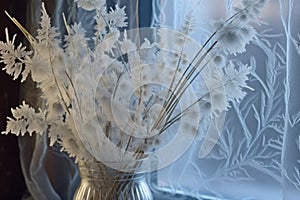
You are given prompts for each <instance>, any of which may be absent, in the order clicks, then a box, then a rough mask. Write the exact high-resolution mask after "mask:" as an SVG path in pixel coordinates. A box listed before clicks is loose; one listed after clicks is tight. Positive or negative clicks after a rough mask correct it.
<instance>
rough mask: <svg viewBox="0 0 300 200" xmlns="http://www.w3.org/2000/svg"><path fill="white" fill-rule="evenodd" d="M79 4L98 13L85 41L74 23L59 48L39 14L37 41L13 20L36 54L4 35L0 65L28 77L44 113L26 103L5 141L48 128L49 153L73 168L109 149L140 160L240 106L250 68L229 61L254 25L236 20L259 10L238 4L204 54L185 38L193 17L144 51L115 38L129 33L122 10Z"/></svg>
mask: <svg viewBox="0 0 300 200" xmlns="http://www.w3.org/2000/svg"><path fill="white" fill-rule="evenodd" d="M75 2H77V5H78V6H80V7H82V8H83V9H86V10H94V9H96V12H95V17H94V19H95V33H94V35H93V36H92V37H91V38H88V37H87V36H86V35H87V34H86V33H87V31H86V30H85V29H84V28H83V27H82V25H81V24H80V23H78V24H76V23H75V24H73V25H67V24H66V30H67V35H66V36H65V37H64V41H63V42H61V41H60V39H59V37H58V36H59V33H58V31H57V29H56V28H55V27H53V26H51V24H50V17H49V16H48V14H47V12H46V10H45V7H44V5H43V6H42V16H41V21H40V25H41V26H40V27H41V28H40V29H39V30H38V31H37V33H38V34H37V36H36V37H33V36H31V35H30V34H29V33H28V32H27V31H26V30H25V29H24V28H23V27H22V26H21V25H20V24H19V23H18V22H17V21H16V20H15V19H14V18H12V20H13V21H14V22H15V23H16V24H17V26H18V27H19V28H20V29H21V30H22V31H23V33H24V34H25V36H26V37H27V38H28V40H29V42H30V43H31V45H32V47H33V52H31V51H26V49H25V47H23V46H22V45H19V46H18V47H17V48H15V46H14V40H15V36H14V37H13V39H12V41H10V40H9V37H8V32H7V31H6V35H7V41H6V43H4V42H0V62H2V63H4V64H5V67H4V70H6V72H7V73H8V74H10V75H13V76H14V79H15V78H17V77H19V75H20V74H21V75H22V76H23V78H22V81H23V80H25V79H26V77H27V75H28V74H30V75H31V77H32V79H33V80H34V81H35V82H36V83H37V87H38V88H40V89H41V90H42V92H43V96H42V97H43V98H44V99H45V100H46V107H45V109H44V110H43V111H42V110H40V111H39V112H37V113H36V112H35V111H34V109H33V108H30V107H29V106H28V105H26V104H25V103H23V105H22V106H20V108H17V109H16V110H13V116H14V118H15V119H12V118H8V125H7V130H6V131H5V132H4V133H5V134H7V133H9V132H12V133H14V134H17V135H19V134H21V135H24V134H25V133H26V132H29V134H32V133H33V132H34V131H35V132H37V133H40V134H42V133H43V131H44V129H46V128H48V135H49V137H50V145H53V144H54V143H55V142H58V143H59V144H60V145H61V146H62V150H64V151H67V152H68V153H69V155H70V156H74V157H77V159H90V156H89V153H96V154H97V153H99V152H100V153H102V152H106V151H108V150H107V149H106V151H105V150H104V149H103V148H105V147H107V145H110V144H111V143H112V144H113V145H114V147H116V149H121V150H122V152H129V154H130V152H131V153H132V152H133V156H136V155H137V154H138V155H139V156H141V154H142V155H143V156H145V155H147V153H149V152H150V153H151V152H153V151H155V150H157V149H160V148H162V147H163V146H164V145H166V144H168V143H169V142H170V141H173V139H174V137H175V135H176V130H179V131H181V132H182V131H183V130H185V131H188V132H190V133H192V134H190V135H188V134H186V135H185V136H184V137H185V139H187V138H191V135H196V134H197V133H198V132H199V131H200V130H198V126H199V121H197V120H198V119H202V118H203V117H204V116H210V117H214V116H217V115H218V114H219V113H221V112H223V111H225V110H227V109H228V107H229V102H231V101H237V102H238V101H240V100H241V99H242V98H243V97H244V96H245V92H244V91H243V89H244V88H249V87H248V86H247V83H246V81H247V80H248V75H249V74H250V68H249V67H247V65H239V67H235V66H234V64H233V62H229V63H228V64H227V61H226V59H225V57H226V54H234V55H235V54H237V53H241V52H243V51H245V45H246V44H248V43H249V41H251V40H252V39H253V38H254V37H255V33H256V32H255V30H254V29H253V28H252V27H251V26H250V25H248V24H247V23H246V22H245V21H247V22H248V21H250V20H245V21H242V20H241V17H242V15H246V16H247V17H249V19H250V18H253V16H252V15H254V14H255V13H257V12H260V10H261V8H262V5H263V4H264V2H265V1H262V0H257V1H251V2H250V1H246V0H245V1H243V8H240V11H239V12H237V13H236V14H235V15H234V16H233V17H231V18H229V19H228V20H226V21H225V22H219V23H217V25H216V31H215V32H214V33H213V34H212V35H211V37H210V38H209V39H208V41H207V42H206V43H205V44H204V45H203V47H201V48H200V47H199V46H198V45H195V44H194V43H193V40H191V39H189V38H188V37H187V34H188V33H190V32H191V31H192V30H193V22H192V21H193V18H192V13H189V14H188V15H187V17H186V20H185V22H184V24H183V26H182V27H183V28H182V32H183V33H180V32H176V31H173V32H172V31H170V30H168V29H163V28H161V29H158V30H155V31H154V30H153V29H151V30H150V33H151V35H153V34H156V35H155V36H156V38H157V40H155V41H152V38H143V40H142V41H141V38H139V37H136V36H140V34H142V31H143V30H130V31H124V32H123V33H122V32H120V30H121V29H123V28H124V27H126V26H127V22H126V19H127V17H126V14H125V7H123V8H119V7H118V5H116V6H115V8H114V9H112V8H111V9H110V10H109V11H107V8H106V7H105V1H103V0H96V1H91V0H75ZM243 18H244V17H243ZM139 31H141V32H139ZM137 38H138V39H137ZM91 44H92V45H91ZM91 46H92V47H91ZM216 47H218V48H216ZM196 48H198V49H199V51H198V52H196V53H195V49H196ZM194 86H195V87H194ZM191 88H192V89H191ZM194 88H196V91H194V90H195V89H194ZM100 129H101V131H99V130H100ZM86 132H88V133H86ZM181 140H182V141H185V140H183V138H181ZM190 142H192V141H190ZM187 144H189V143H188V142H187ZM97 148H98V149H97ZM99 148H100V149H99ZM88 152H89V153H88ZM107 153H108V155H110V154H115V151H111V152H109V151H108V152H107ZM93 155H94V154H93ZM108 155H106V156H108ZM130 155H131V154H130ZM111 156H114V155H111ZM108 157H109V156H108Z"/></svg>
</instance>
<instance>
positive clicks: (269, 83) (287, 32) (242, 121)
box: [152, 0, 300, 200]
mask: <svg viewBox="0 0 300 200" xmlns="http://www.w3.org/2000/svg"><path fill="white" fill-rule="evenodd" d="M240 2H241V1H239V0H223V1H220V0H219V1H215V0H210V1H208V0H199V1H180V0H160V1H156V4H155V5H156V7H155V8H156V12H155V13H156V14H157V16H155V17H154V20H153V25H158V24H159V25H160V26H168V27H170V28H175V29H176V28H178V26H179V25H180V24H181V23H182V20H183V19H184V17H185V15H186V14H187V13H188V12H190V11H191V10H192V12H193V13H195V14H196V16H195V23H196V26H195V27H196V28H195V30H194V33H193V34H192V35H191V37H193V38H195V39H196V40H197V41H199V42H200V44H201V41H202V40H203V39H206V38H207V37H208V32H207V31H206V30H207V27H208V24H209V23H210V22H211V21H212V20H217V19H220V18H226V16H227V17H229V16H231V15H232V13H233V11H234V6H235V5H237V4H238V3H240ZM299 8H300V2H299V1H295V0H270V1H269V3H268V4H267V7H266V8H265V10H264V13H263V17H262V18H261V21H258V22H257V24H256V25H254V26H255V28H256V29H257V31H258V37H257V39H256V40H255V42H254V43H252V44H249V45H248V46H247V52H246V53H243V54H241V55H239V56H238V57H237V58H235V59H239V60H240V61H242V62H243V63H249V65H251V66H252V68H253V72H252V74H251V79H250V81H249V84H250V86H251V87H252V88H254V89H255V90H254V91H247V93H248V94H247V96H246V98H245V99H244V100H243V101H242V102H241V103H240V104H234V105H231V109H230V110H229V111H228V113H227V116H226V122H225V126H224V130H223V133H222V135H221V137H220V139H219V141H218V143H217V144H216V146H215V147H214V148H213V150H212V151H211V152H210V154H209V155H207V156H206V157H205V158H203V159H200V158H199V157H198V152H199V144H200V143H197V142H195V144H194V145H193V146H192V148H190V150H189V151H188V152H186V154H185V155H184V156H183V157H182V158H180V159H179V160H178V161H177V162H176V163H174V164H173V165H172V166H170V167H168V168H166V169H163V170H161V171H158V172H157V173H155V174H154V175H153V178H152V179H153V180H152V181H153V187H154V189H155V190H156V192H157V193H160V194H165V195H167V194H168V195H169V198H174V199H175V198H176V197H178V195H179V196H184V195H189V196H190V198H191V199H192V197H194V198H197V199H238V200H241V199H257V200H265V199H272V200H281V199H285V200H295V199H298V198H299V196H300V190H299V189H300V187H299V186H300V184H299V183H300V126H299V119H300V114H299V113H300V102H299V99H300V98H299V94H300V93H299V92H300V89H299V86H300V82H299V80H300V79H299V75H300V56H299V53H300V51H299V46H300V45H299V44H300V43H299V41H300V13H299V12H298V11H299ZM201 38H203V39H201Z"/></svg>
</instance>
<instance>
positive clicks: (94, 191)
mask: <svg viewBox="0 0 300 200" xmlns="http://www.w3.org/2000/svg"><path fill="white" fill-rule="evenodd" d="M78 170H79V173H80V177H81V182H80V185H79V186H78V188H77V190H76V192H75V194H74V197H73V200H152V199H153V197H152V193H151V191H150V188H149V187H148V184H147V182H146V179H145V174H143V173H132V172H123V171H119V170H115V169H112V168H110V167H108V166H106V165H104V164H102V163H101V162H98V161H94V162H82V161H80V162H79V163H78Z"/></svg>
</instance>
